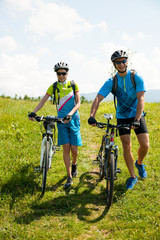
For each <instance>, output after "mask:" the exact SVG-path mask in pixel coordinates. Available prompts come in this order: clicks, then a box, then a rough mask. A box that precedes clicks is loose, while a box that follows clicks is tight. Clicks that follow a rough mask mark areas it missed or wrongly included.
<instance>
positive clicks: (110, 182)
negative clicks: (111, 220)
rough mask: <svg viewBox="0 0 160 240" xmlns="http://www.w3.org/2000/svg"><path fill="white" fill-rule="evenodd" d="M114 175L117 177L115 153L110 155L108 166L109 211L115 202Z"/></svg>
mask: <svg viewBox="0 0 160 240" xmlns="http://www.w3.org/2000/svg"><path fill="white" fill-rule="evenodd" d="M106 161H107V159H106ZM114 175H115V156H114V153H110V155H109V158H108V161H107V166H106V191H107V207H108V209H109V208H110V206H111V204H112V200H113V188H114Z"/></svg>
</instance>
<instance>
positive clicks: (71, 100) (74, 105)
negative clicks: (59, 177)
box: [29, 62, 82, 188]
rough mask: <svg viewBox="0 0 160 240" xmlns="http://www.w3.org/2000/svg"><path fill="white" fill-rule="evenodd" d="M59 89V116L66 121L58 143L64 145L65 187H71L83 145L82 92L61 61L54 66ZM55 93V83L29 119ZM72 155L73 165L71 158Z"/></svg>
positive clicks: (30, 115) (59, 133)
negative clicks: (79, 147)
mask: <svg viewBox="0 0 160 240" xmlns="http://www.w3.org/2000/svg"><path fill="white" fill-rule="evenodd" d="M54 71H55V72H56V75H57V78H58V82H57V88H58V89H59V95H60V99H59V103H58V105H57V114H58V117H60V118H64V123H61V124H58V123H57V128H58V145H63V159H64V163H65V166H66V170H67V182H66V183H65V184H64V187H65V188H69V187H71V185H72V183H73V180H72V177H76V176H77V174H78V171H77V156H78V146H82V139H81V133H80V116H79V113H78V109H79V107H80V93H79V88H78V86H77V84H76V83H75V93H74V91H73V89H72V87H71V81H67V77H68V71H69V66H68V64H67V63H64V62H59V63H57V64H56V65H55V66H54ZM52 94H53V84H52V85H51V86H50V87H49V88H48V89H47V92H46V94H45V95H44V97H43V98H42V100H41V101H40V103H39V104H38V105H37V106H36V108H35V109H34V111H33V112H32V113H30V114H29V119H30V120H33V119H34V117H35V116H36V113H37V112H38V111H39V110H40V109H41V108H42V107H43V105H44V104H45V102H46V101H47V100H48V98H49V97H50V96H52ZM55 95H56V100H57V98H58V94H57V90H56V91H55ZM70 154H71V155H72V159H73V161H72V167H71V164H70V162H71V158H70Z"/></svg>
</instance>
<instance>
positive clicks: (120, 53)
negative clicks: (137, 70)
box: [111, 50, 128, 62]
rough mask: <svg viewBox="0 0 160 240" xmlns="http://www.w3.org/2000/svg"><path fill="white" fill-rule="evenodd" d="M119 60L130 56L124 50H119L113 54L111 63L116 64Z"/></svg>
mask: <svg viewBox="0 0 160 240" xmlns="http://www.w3.org/2000/svg"><path fill="white" fill-rule="evenodd" d="M117 58H128V54H127V53H126V52H125V51H123V50H117V51H115V52H114V53H113V54H112V56H111V61H112V62H114V61H115V60H116V59H117Z"/></svg>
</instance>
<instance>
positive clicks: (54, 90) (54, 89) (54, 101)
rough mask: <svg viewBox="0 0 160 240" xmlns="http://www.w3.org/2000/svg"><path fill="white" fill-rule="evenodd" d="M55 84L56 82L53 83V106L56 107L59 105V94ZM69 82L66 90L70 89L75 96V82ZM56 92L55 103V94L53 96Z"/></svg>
mask: <svg viewBox="0 0 160 240" xmlns="http://www.w3.org/2000/svg"><path fill="white" fill-rule="evenodd" d="M57 82H58V81H56V82H54V83H53V105H54V104H55V103H56V105H57V104H59V100H60V93H59V88H58V87H57ZM70 82H71V85H69V86H68V88H69V87H72V89H73V92H74V95H75V82H74V80H71V81H70ZM56 90H57V93H58V99H57V102H56V94H55V92H56Z"/></svg>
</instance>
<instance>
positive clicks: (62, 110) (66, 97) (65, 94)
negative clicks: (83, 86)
mask: <svg viewBox="0 0 160 240" xmlns="http://www.w3.org/2000/svg"><path fill="white" fill-rule="evenodd" d="M57 88H58V89H59V94H60V100H59V104H58V105H57V111H58V116H59V117H65V116H66V115H67V114H68V113H69V112H70V111H71V110H72V109H73V108H74V106H75V101H74V92H73V89H72V86H71V81H65V82H63V83H61V82H57ZM75 92H79V88H78V86H77V84H75ZM47 94H48V95H49V96H52V95H53V84H52V85H51V86H50V87H49V88H48V90H47ZM55 96H56V100H57V99H58V93H57V90H56V91H55ZM75 114H76V113H75Z"/></svg>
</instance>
